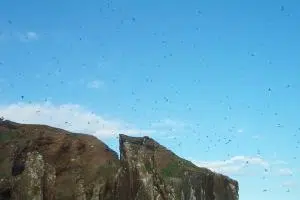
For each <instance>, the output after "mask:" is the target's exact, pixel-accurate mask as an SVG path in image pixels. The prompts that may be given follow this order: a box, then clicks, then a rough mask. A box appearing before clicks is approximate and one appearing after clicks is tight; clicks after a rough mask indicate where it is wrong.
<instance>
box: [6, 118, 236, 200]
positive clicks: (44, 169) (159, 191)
mask: <svg viewBox="0 0 300 200" xmlns="http://www.w3.org/2000/svg"><path fill="white" fill-rule="evenodd" d="M119 140H120V141H119V142H120V159H119V158H118V154H117V153H116V152H114V151H113V150H111V149H110V148H109V147H108V146H107V145H106V144H104V143H103V142H101V141H100V140H98V139H97V138H96V137H94V136H91V135H86V134H77V133H70V132H68V131H65V130H62V129H58V128H53V127H49V126H44V125H28V124H27V125H25V124H18V123H15V122H11V121H4V120H0V200H4V199H12V200H54V199H56V200H60V199H61V200H68V199H70V200H71V199H75V200H237V199H238V198H239V196H238V190H239V188H238V182H237V181H235V180H233V179H231V178H229V177H227V176H224V175H221V174H218V173H214V172H212V171H210V170H208V169H206V168H199V167H197V166H195V165H194V164H193V163H191V162H189V161H187V160H184V159H182V158H180V157H178V156H176V155H175V154H174V153H173V152H171V151H170V150H168V149H166V148H165V147H163V146H162V145H160V144H159V143H157V142H156V141H154V140H153V139H151V138H149V137H129V136H126V135H122V134H121V135H120V137H119Z"/></svg>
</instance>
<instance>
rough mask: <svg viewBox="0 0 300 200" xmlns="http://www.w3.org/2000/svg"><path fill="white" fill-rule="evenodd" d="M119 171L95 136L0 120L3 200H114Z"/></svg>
mask: <svg viewBox="0 0 300 200" xmlns="http://www.w3.org/2000/svg"><path fill="white" fill-rule="evenodd" d="M118 168H119V160H118V156H117V154H116V153H115V152H114V151H112V150H111V149H110V148H109V147H108V146H107V145H105V144H104V143H103V142H101V141H99V140H98V139H97V138H95V137H93V136H89V135H84V134H73V133H70V132H67V131H64V130H61V129H57V128H53V127H49V126H42V125H23V124H17V123H13V122H9V121H0V200H1V199H22V200H27V199H28V200H32V199H43V200H54V199H57V200H60V199H62V200H65V199H66V200H73V199H78V200H79V199H80V200H90V199H93V200H98V199H99V200H111V199H114V196H113V195H112V194H113V192H114V193H115V190H114V188H115V185H114V182H112V181H111V180H112V179H113V178H114V177H115V174H116V172H117V170H118ZM30 188H34V189H30Z"/></svg>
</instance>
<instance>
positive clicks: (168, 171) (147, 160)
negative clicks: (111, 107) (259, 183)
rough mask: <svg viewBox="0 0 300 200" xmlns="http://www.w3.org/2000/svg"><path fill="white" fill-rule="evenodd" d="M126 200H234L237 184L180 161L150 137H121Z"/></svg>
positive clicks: (219, 175) (187, 162)
mask: <svg viewBox="0 0 300 200" xmlns="http://www.w3.org/2000/svg"><path fill="white" fill-rule="evenodd" d="M120 156H121V168H122V172H123V173H122V176H121V178H120V179H121V180H122V183H123V184H124V186H127V187H126V189H124V191H123V196H126V197H127V198H125V199H145V200H148V199H149V200H152V199H156V200H173V199H174V200H175V199H181V200H235V199H238V183H237V182H236V181H234V180H232V179H230V178H229V177H226V176H223V175H221V174H217V173H213V172H212V171H210V170H208V169H205V168H199V167H197V166H195V165H194V164H192V163H191V162H189V161H187V160H184V159H182V158H179V157H178V156H176V155H175V154H174V153H172V152H171V151H169V150H167V149H166V148H165V147H163V146H161V145H160V144H158V143H157V142H156V141H154V140H153V139H151V138H149V137H142V138H138V137H129V136H125V135H120Z"/></svg>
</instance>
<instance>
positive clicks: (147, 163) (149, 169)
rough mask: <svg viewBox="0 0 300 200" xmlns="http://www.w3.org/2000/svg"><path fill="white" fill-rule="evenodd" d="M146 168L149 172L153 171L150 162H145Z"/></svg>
mask: <svg viewBox="0 0 300 200" xmlns="http://www.w3.org/2000/svg"><path fill="white" fill-rule="evenodd" d="M145 168H146V170H147V171H148V172H150V171H152V167H151V163H150V161H149V160H146V161H145Z"/></svg>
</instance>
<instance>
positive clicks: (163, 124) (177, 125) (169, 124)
mask: <svg viewBox="0 0 300 200" xmlns="http://www.w3.org/2000/svg"><path fill="white" fill-rule="evenodd" d="M185 126H186V124H185V123H183V122H180V121H175V120H171V119H163V120H160V121H158V122H153V123H152V124H151V127H153V128H156V129H172V130H178V129H182V128H184V127H185Z"/></svg>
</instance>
